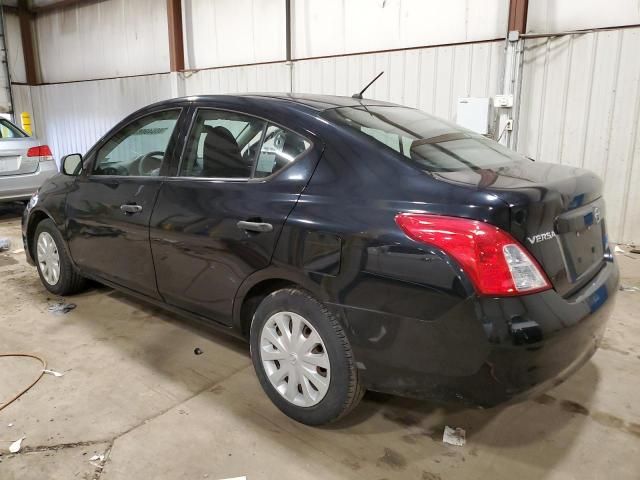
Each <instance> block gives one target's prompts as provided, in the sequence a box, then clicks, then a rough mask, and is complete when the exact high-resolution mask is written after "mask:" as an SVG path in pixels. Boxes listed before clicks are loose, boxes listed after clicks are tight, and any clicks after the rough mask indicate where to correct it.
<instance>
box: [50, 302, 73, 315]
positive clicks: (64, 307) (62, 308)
mask: <svg viewBox="0 0 640 480" xmlns="http://www.w3.org/2000/svg"><path fill="white" fill-rule="evenodd" d="M74 308H76V304H75V303H64V302H57V303H53V304H51V305H49V308H48V310H49V311H50V312H51V313H55V314H65V313H69V312H70V311H71V310H73V309H74Z"/></svg>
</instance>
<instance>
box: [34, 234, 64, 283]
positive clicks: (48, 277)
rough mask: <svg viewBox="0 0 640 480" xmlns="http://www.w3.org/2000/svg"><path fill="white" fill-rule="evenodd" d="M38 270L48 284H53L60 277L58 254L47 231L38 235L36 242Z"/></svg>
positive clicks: (54, 243)
mask: <svg viewBox="0 0 640 480" xmlns="http://www.w3.org/2000/svg"><path fill="white" fill-rule="evenodd" d="M36 248H37V252H38V265H39V266H40V272H41V273H42V276H43V277H44V279H45V281H46V282H47V283H48V284H49V285H55V284H56V283H58V279H59V278H60V255H59V254H58V247H57V246H56V242H54V241H53V237H52V236H51V235H50V234H49V233H48V232H42V233H41V234H40V235H39V236H38V242H37V244H36Z"/></svg>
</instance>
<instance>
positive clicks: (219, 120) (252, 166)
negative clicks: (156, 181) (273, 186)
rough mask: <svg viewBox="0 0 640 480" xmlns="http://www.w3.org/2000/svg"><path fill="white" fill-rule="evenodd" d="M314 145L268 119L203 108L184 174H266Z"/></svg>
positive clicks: (244, 176) (187, 152)
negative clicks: (269, 121)
mask: <svg viewBox="0 0 640 480" xmlns="http://www.w3.org/2000/svg"><path fill="white" fill-rule="evenodd" d="M310 146H311V143H310V142H309V141H308V140H306V139H304V138H303V137H301V136H300V135H298V134H296V133H293V132H291V131H289V130H287V129H285V128H282V127H279V126H276V125H272V124H270V123H268V122H267V121H266V120H263V119H260V118H256V117H252V116H250V115H244V114H241V113H236V112H228V111H223V110H212V109H201V110H199V111H198V114H197V116H196V119H195V122H194V124H193V127H192V129H191V134H190V135H189V140H188V143H187V147H186V149H185V152H184V157H183V160H182V164H181V165H180V175H181V176H184V177H206V178H236V179H249V178H264V177H268V176H269V175H272V174H274V173H276V172H277V171H279V170H280V169H282V168H284V167H285V166H286V165H288V164H289V163H291V162H292V161H293V160H295V159H296V158H297V157H298V156H300V155H301V154H302V153H304V152H305V151H306V150H307V149H308V148H309V147H310Z"/></svg>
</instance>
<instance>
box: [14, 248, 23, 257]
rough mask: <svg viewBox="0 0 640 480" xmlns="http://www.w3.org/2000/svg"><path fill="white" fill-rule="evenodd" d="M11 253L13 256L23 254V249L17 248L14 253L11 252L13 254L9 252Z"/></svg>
mask: <svg viewBox="0 0 640 480" xmlns="http://www.w3.org/2000/svg"><path fill="white" fill-rule="evenodd" d="M11 253H13V254H14V255H18V254H19V253H24V248H19V249H17V250H14V251H13V252H11Z"/></svg>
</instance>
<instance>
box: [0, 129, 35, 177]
mask: <svg viewBox="0 0 640 480" xmlns="http://www.w3.org/2000/svg"><path fill="white" fill-rule="evenodd" d="M38 145H39V143H38V141H37V140H35V139H32V138H6V139H2V140H0V177H3V176H10V175H23V174H28V173H34V172H35V171H36V170H38V162H39V157H27V150H29V148H31V147H35V146H38Z"/></svg>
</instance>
